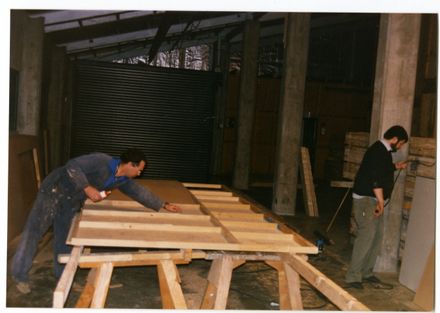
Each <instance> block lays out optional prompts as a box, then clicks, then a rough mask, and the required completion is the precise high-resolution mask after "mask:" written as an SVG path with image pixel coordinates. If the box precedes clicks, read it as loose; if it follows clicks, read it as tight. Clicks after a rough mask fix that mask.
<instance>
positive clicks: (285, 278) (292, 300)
mask: <svg viewBox="0 0 440 313" xmlns="http://www.w3.org/2000/svg"><path fill="white" fill-rule="evenodd" d="M266 263H267V264H268V265H270V266H272V267H273V268H275V269H276V270H277V271H278V289H279V294H280V309H281V310H302V309H303V304H302V300H301V290H300V287H301V281H300V277H299V274H298V273H297V272H295V271H294V270H293V269H292V268H291V267H290V266H289V265H288V264H286V263H285V262H282V261H266Z"/></svg>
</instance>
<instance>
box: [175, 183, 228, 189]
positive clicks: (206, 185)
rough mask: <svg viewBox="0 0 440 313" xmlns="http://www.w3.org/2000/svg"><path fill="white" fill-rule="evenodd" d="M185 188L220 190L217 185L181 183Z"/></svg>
mask: <svg viewBox="0 0 440 313" xmlns="http://www.w3.org/2000/svg"><path fill="white" fill-rule="evenodd" d="M183 186H184V187H186V188H206V189H222V185H219V184H199V183H183Z"/></svg>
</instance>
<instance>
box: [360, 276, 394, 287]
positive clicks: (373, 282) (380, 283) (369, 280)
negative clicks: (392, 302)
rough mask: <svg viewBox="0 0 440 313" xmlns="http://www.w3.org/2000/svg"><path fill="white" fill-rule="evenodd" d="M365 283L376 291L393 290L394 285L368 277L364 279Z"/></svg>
mask: <svg viewBox="0 0 440 313" xmlns="http://www.w3.org/2000/svg"><path fill="white" fill-rule="evenodd" d="M363 281H364V282H366V283H368V284H370V285H371V286H372V287H373V288H374V289H385V290H390V289H393V285H391V284H387V283H384V282H383V281H381V280H380V279H379V278H377V277H376V276H370V277H366V278H364V279H363Z"/></svg>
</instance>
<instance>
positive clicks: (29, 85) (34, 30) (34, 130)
mask: <svg viewBox="0 0 440 313" xmlns="http://www.w3.org/2000/svg"><path fill="white" fill-rule="evenodd" d="M24 29H25V31H24V32H23V53H22V55H21V70H20V73H19V87H18V90H19V91H18V110H17V132H18V133H19V134H25V135H34V136H35V135H38V131H39V125H40V108H41V77H42V69H43V35H44V19H43V18H35V19H27V20H26V23H25V25H24Z"/></svg>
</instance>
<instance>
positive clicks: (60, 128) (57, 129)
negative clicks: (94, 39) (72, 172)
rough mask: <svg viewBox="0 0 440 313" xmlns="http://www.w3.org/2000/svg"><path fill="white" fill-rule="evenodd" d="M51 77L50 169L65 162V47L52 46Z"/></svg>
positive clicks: (48, 108)
mask: <svg viewBox="0 0 440 313" xmlns="http://www.w3.org/2000/svg"><path fill="white" fill-rule="evenodd" d="M50 49H51V59H50V79H49V90H48V99H47V116H46V119H47V131H48V146H49V149H50V151H49V169H50V170H52V169H54V168H55V167H58V166H60V165H61V164H62V163H63V160H62V153H63V150H64V147H63V142H64V141H65V138H64V137H63V134H64V127H65V120H66V114H64V112H65V101H64V83H65V80H64V77H65V71H66V66H65V65H66V61H65V58H66V53H65V49H64V48H58V47H56V46H51V48H50Z"/></svg>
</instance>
